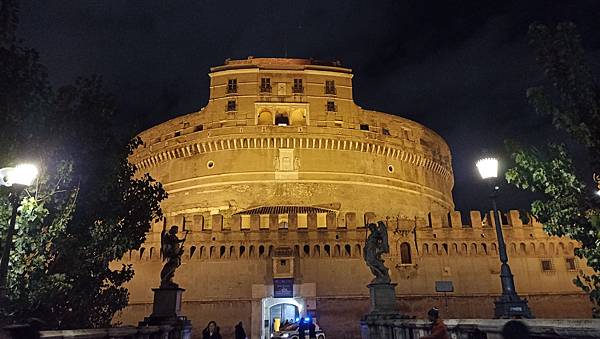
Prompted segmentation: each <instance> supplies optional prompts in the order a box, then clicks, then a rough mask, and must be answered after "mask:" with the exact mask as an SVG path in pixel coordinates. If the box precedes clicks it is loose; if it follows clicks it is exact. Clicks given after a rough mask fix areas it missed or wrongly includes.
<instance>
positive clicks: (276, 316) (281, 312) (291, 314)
mask: <svg viewBox="0 0 600 339" xmlns="http://www.w3.org/2000/svg"><path fill="white" fill-rule="evenodd" d="M299 317H300V310H299V309H298V306H296V305H294V304H287V303H283V304H277V305H273V306H271V307H270V308H269V320H270V324H271V333H272V332H277V331H279V328H280V327H281V326H282V325H283V324H285V323H293V322H294V321H296V319H298V318H299Z"/></svg>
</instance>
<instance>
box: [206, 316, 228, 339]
mask: <svg viewBox="0 0 600 339" xmlns="http://www.w3.org/2000/svg"><path fill="white" fill-rule="evenodd" d="M202 339H223V338H222V337H221V334H220V333H219V326H217V323H216V322H215V321H214V320H211V321H209V322H208V325H206V328H205V329H204V331H202Z"/></svg>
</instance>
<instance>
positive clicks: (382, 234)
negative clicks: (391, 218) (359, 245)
mask: <svg viewBox="0 0 600 339" xmlns="http://www.w3.org/2000/svg"><path fill="white" fill-rule="evenodd" d="M367 228H368V229H369V231H371V234H369V236H368V237H367V241H366V242H365V248H364V252H363V254H364V258H365V262H366V263H367V266H369V268H370V269H371V272H372V273H373V275H374V276H375V279H373V281H371V284H383V283H385V284H389V283H390V282H391V279H390V275H389V273H388V268H387V267H385V266H384V265H383V262H384V261H383V259H381V255H382V254H383V253H389V252H390V244H389V242H388V233H387V226H386V224H385V223H384V222H383V221H378V222H377V224H374V223H369V224H367Z"/></svg>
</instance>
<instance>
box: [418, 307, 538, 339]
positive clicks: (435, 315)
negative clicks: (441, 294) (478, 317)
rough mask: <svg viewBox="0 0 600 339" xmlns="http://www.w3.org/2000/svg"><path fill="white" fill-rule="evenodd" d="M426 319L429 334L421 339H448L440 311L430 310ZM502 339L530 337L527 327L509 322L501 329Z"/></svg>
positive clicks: (519, 322)
mask: <svg viewBox="0 0 600 339" xmlns="http://www.w3.org/2000/svg"><path fill="white" fill-rule="evenodd" d="M427 318H429V321H431V334H430V335H428V336H425V337H421V339H450V336H449V335H448V329H447V328H446V325H445V324H444V321H443V320H442V319H441V318H440V311H439V310H438V309H437V308H435V307H434V308H432V309H430V310H429V312H427ZM501 334H502V338H504V339H529V338H531V335H530V333H529V329H528V328H527V325H525V324H524V323H523V322H521V321H518V320H510V321H508V322H506V324H504V326H503V327H502V332H501Z"/></svg>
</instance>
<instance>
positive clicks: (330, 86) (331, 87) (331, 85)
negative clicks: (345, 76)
mask: <svg viewBox="0 0 600 339" xmlns="http://www.w3.org/2000/svg"><path fill="white" fill-rule="evenodd" d="M325 94H336V91H335V81H333V80H325Z"/></svg>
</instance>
